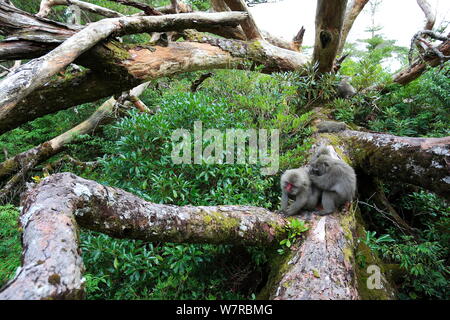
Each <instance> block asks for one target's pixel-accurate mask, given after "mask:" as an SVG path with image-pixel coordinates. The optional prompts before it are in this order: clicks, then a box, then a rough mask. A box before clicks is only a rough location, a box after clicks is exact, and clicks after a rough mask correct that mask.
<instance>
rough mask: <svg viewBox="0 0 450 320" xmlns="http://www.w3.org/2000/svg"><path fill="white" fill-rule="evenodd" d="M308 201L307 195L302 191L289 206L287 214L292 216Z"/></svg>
mask: <svg viewBox="0 0 450 320" xmlns="http://www.w3.org/2000/svg"><path fill="white" fill-rule="evenodd" d="M306 201H308V197H307V196H306V195H305V194H304V193H299V194H297V196H296V197H295V202H294V203H293V204H291V205H290V206H289V209H288V210H287V215H288V216H292V215H294V214H296V213H297V212H298V211H299V210H300V209H301V208H303V207H304V206H305V204H306Z"/></svg>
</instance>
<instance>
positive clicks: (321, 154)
mask: <svg viewBox="0 0 450 320" xmlns="http://www.w3.org/2000/svg"><path fill="white" fill-rule="evenodd" d="M309 178H310V179H311V182H312V184H313V186H315V187H316V188H319V189H320V190H321V191H322V206H323V210H321V211H320V212H319V213H318V215H321V216H324V215H328V214H331V213H332V212H334V211H335V210H336V209H337V208H339V207H340V206H341V205H343V204H345V203H346V202H348V201H352V200H353V197H354V196H355V191H356V175H355V171H354V170H353V168H352V167H350V166H349V165H348V164H346V163H345V162H344V161H342V160H339V159H334V158H333V157H331V155H330V151H329V150H328V149H327V148H326V147H321V148H319V150H318V152H317V153H316V155H314V156H313V159H312V161H311V164H310V169H309Z"/></svg>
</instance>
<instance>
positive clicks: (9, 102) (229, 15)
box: [0, 12, 246, 118]
mask: <svg viewBox="0 0 450 320" xmlns="http://www.w3.org/2000/svg"><path fill="white" fill-rule="evenodd" d="M245 18H246V15H245V13H241V12H226V13H209V14H205V13H183V14H174V15H166V16H153V17H124V18H110V19H104V20H100V21H98V22H96V23H92V24H90V25H89V26H87V27H86V28H84V29H82V30H81V31H80V32H78V33H77V34H75V35H74V36H72V37H71V38H69V39H67V40H66V41H65V42H64V43H63V44H61V45H60V46H58V47H57V48H56V49H54V50H53V51H51V52H50V53H48V54H46V55H45V56H43V57H41V58H39V59H34V60H31V61H30V62H28V63H26V64H24V65H23V66H21V67H20V68H18V69H17V70H15V72H13V73H11V74H9V75H8V77H6V78H5V79H3V80H2V81H1V82H0V118H3V117H5V116H6V115H7V114H8V113H9V112H10V111H11V110H12V109H13V108H14V107H15V106H16V104H17V103H18V102H19V101H20V100H22V99H23V98H25V97H26V96H27V95H28V94H30V93H31V92H33V91H34V90H35V89H37V88H38V87H40V86H42V85H43V84H45V83H46V82H47V81H48V80H50V78H51V77H52V76H53V75H54V74H56V73H57V72H58V71H59V70H61V69H63V68H65V67H66V66H67V65H69V64H70V63H72V62H73V61H74V60H75V59H76V58H77V57H78V56H80V55H81V54H82V53H84V52H86V51H87V50H89V49H90V48H92V47H93V46H94V45H95V44H97V43H98V42H99V41H102V40H104V39H106V38H107V37H109V36H110V35H112V34H113V33H114V34H115V35H116V36H118V35H124V34H132V33H139V32H149V31H173V30H184V29H186V28H199V29H201V26H202V25H211V24H214V25H236V23H237V22H239V21H241V20H243V19H245Z"/></svg>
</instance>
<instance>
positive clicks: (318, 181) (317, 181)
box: [309, 174, 330, 190]
mask: <svg viewBox="0 0 450 320" xmlns="http://www.w3.org/2000/svg"><path fill="white" fill-rule="evenodd" d="M309 178H310V179H311V181H312V182H313V184H314V185H316V186H317V187H319V188H320V189H322V190H328V189H330V186H329V184H330V179H329V177H328V175H327V174H324V175H321V176H316V175H314V174H312V175H310V176H309Z"/></svg>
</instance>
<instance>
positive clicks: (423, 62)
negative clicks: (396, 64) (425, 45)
mask: <svg viewBox="0 0 450 320" xmlns="http://www.w3.org/2000/svg"><path fill="white" fill-rule="evenodd" d="M447 38H450V34H449V35H447ZM436 50H438V51H439V52H440V53H441V54H442V56H443V59H442V58H441V57H439V56H437V55H436V54H435V53H433V51H430V52H428V53H425V54H424V55H423V57H422V58H423V59H417V60H416V61H414V62H413V63H412V64H411V65H410V66H409V67H407V68H406V69H404V70H402V71H400V72H399V73H397V74H396V75H394V77H393V81H394V82H396V83H398V84H401V85H406V84H408V83H410V82H411V81H413V80H416V79H417V78H419V77H420V76H421V75H422V74H423V73H424V72H425V71H426V70H427V67H428V66H430V67H436V66H439V65H441V63H442V60H444V61H448V60H449V59H450V40H449V39H447V40H446V41H444V42H443V43H441V44H440V45H439V46H437V47H436Z"/></svg>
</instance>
